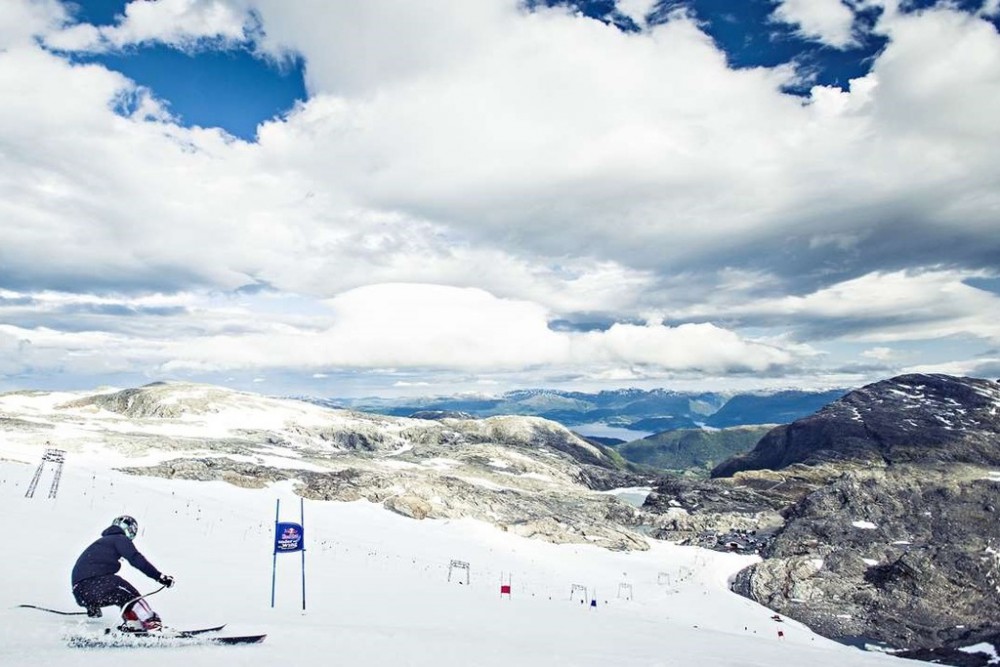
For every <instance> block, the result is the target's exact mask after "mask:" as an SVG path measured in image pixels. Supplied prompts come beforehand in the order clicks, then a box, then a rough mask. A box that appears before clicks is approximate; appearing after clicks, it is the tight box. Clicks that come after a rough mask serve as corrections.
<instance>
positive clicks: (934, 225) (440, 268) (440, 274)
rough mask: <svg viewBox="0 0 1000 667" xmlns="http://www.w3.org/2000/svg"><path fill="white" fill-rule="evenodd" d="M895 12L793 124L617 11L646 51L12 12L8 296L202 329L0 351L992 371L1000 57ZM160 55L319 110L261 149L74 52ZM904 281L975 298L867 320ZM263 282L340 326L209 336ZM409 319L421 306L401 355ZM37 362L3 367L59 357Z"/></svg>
mask: <svg viewBox="0 0 1000 667" xmlns="http://www.w3.org/2000/svg"><path fill="white" fill-rule="evenodd" d="M874 4H879V5H881V15H880V18H879V19H878V20H877V22H876V23H875V26H874V28H873V29H874V30H876V31H878V32H880V33H882V34H883V35H885V36H886V37H887V38H888V44H887V47H886V48H885V49H884V51H883V52H881V53H879V54H878V55H877V57H876V58H875V59H874V61H873V63H872V67H871V71H870V73H868V74H867V75H865V76H863V77H861V78H858V79H855V80H853V81H851V82H850V84H849V85H847V86H846V87H845V88H844V89H840V88H834V87H823V86H816V87H814V88H813V89H812V90H811V92H810V93H809V94H808V95H807V96H805V97H803V96H796V95H792V94H790V93H788V92H786V88H787V87H788V86H790V85H792V84H795V83H799V79H798V77H799V74H798V72H797V71H796V69H795V67H794V66H793V65H792V64H788V65H785V66H779V67H775V68H764V67H758V68H744V69H737V68H734V67H732V66H730V64H729V62H728V61H727V57H726V54H725V53H724V52H723V51H721V50H720V48H719V47H718V46H717V45H716V44H715V43H714V42H713V41H712V39H711V38H710V37H709V36H708V35H707V34H706V33H705V32H704V30H703V27H702V26H701V25H700V24H699V22H698V20H697V18H696V17H695V16H693V15H692V14H690V13H687V12H684V11H677V12H674V13H671V14H669V15H668V16H667V17H666V19H665V20H664V21H662V22H659V23H656V24H653V25H646V24H645V23H644V22H643V19H644V18H645V17H646V16H648V15H649V14H650V11H651V9H652V8H653V7H654V3H649V2H622V3H621V6H620V10H621V11H622V13H623V14H626V15H629V16H632V17H633V19H634V20H635V21H636V24H637V25H639V26H640V27H641V29H640V30H638V31H635V32H624V31H622V30H620V29H618V28H616V27H615V26H613V25H607V24H605V23H602V22H600V21H596V20H593V19H590V18H587V17H585V16H582V15H579V14H578V13H575V12H573V11H571V10H570V9H568V8H565V7H555V8H535V9H534V10H532V11H529V10H528V9H526V8H525V7H524V5H523V3H521V2H519V1H518V0H482V1H480V2H467V1H465V0H435V1H430V0H426V1H425V0H419V1H413V2H408V3H398V2H394V1H392V0H367V1H366V2H363V3H340V2H338V3H329V2H325V1H321V0H308V1H307V0H303V1H301V2H295V3H287V2H282V1H279V0H157V1H155V2H133V3H131V4H129V5H128V7H127V8H126V12H125V14H124V15H123V16H122V17H121V20H120V21H119V22H118V23H117V24H116V25H114V26H105V27H101V28H98V27H94V26H88V25H82V24H78V23H75V22H74V21H73V19H72V17H71V16H70V14H69V13H68V11H67V9H66V7H64V6H63V5H61V4H59V3H58V2H55V1H54V0H11V1H10V2H8V3H7V5H5V8H4V10H3V11H2V12H0V49H2V50H0V86H2V89H3V90H4V91H5V97H4V100H3V102H2V103H0V221H2V222H0V225H2V233H3V244H2V245H0V288H5V289H7V290H9V294H8V299H9V300H11V301H15V302H16V301H17V300H18V299H21V298H27V299H31V298H36V297H37V296H38V295H40V294H46V293H48V294H64V295H74V296H73V298H74V299H77V300H83V301H86V300H87V299H90V298H92V297H89V296H88V295H90V294H98V295H104V296H103V297H101V298H105V297H110V298H112V300H117V301H118V302H120V303H122V304H125V305H126V306H127V307H129V308H133V307H134V306H135V305H136V304H138V303H140V301H141V300H142V299H146V298H149V296H150V295H154V294H161V295H178V296H177V298H179V299H182V300H187V299H193V301H194V302H196V303H197V304H200V307H193V308H185V309H182V310H181V311H178V312H176V313H172V314H170V315H168V316H165V315H162V314H158V315H150V314H148V313H146V314H145V315H142V316H143V317H153V318H160V319H159V320H156V321H158V322H160V324H164V323H165V322H166V321H168V320H169V322H170V324H169V326H165V327H163V328H162V329H161V331H162V333H163V335H162V337H158V336H154V335H150V334H148V333H140V332H136V331H135V330H134V329H133V328H132V327H134V324H133V323H134V321H135V319H136V317H137V316H136V314H135V313H139V314H143V313H145V311H143V310H141V309H139V310H138V311H135V310H133V311H132V315H131V316H130V317H129V318H117V319H116V318H105V319H103V320H102V321H101V322H96V321H95V322H93V327H94V328H93V329H90V330H88V331H87V332H84V333H74V332H73V331H70V328H71V327H70V325H69V324H68V322H69V321H70V320H71V319H72V318H79V317H80V314H79V312H78V311H77V312H75V313H72V318H71V317H70V315H71V313H68V312H66V311H64V310H59V309H56V310H55V311H52V312H50V313H49V314H48V316H47V318H46V322H47V324H46V326H45V327H42V326H40V325H38V322H37V320H38V319H39V311H38V310H37V309H34V310H33V308H32V307H31V306H29V307H25V306H24V305H23V304H22V305H20V306H17V305H16V304H9V305H6V304H5V303H4V302H3V301H0V313H8V315H6V316H5V317H4V320H5V321H6V322H8V325H7V328H6V329H5V330H4V333H5V335H6V336H8V337H9V338H10V340H14V341H20V342H21V343H24V342H25V341H36V342H37V341H39V340H41V339H43V338H44V339H45V340H46V341H48V343H49V344H51V345H53V350H58V349H60V347H59V343H58V342H55V341H58V340H60V339H61V337H70V338H73V337H74V336H81V335H84V334H86V335H87V336H90V337H91V338H93V337H94V336H98V337H99V336H105V337H111V338H115V337H118V336H121V337H122V338H121V340H122V341H126V342H128V343H129V344H133V343H134V348H135V349H142V350H147V349H148V350H149V355H148V357H147V356H145V352H144V353H143V354H142V355H140V356H141V357H142V359H137V360H136V361H135V362H134V364H132V365H131V366H130V367H132V368H135V369H138V368H145V369H152V370H151V371H150V372H157V371H158V370H163V369H167V370H170V369H182V368H183V369H191V368H202V367H208V366H212V365H214V366H217V367H223V366H226V365H227V364H228V365H230V366H233V367H245V366H247V365H252V364H254V363H256V364H259V365H260V366H261V367H274V366H281V365H284V366H287V367H292V368H294V367H298V368H310V369H315V368H317V367H320V368H358V367H364V366H366V365H370V366H376V367H410V368H426V369H435V368H476V369H480V370H484V371H485V370H489V369H490V368H496V369H503V370H511V369H517V368H522V369H533V368H538V367H552V368H554V369H556V368H557V369H560V372H561V371H562V370H565V369H566V368H576V369H577V370H579V371H581V372H588V371H589V372H595V373H596V372H598V371H601V372H603V371H604V370H607V369H608V368H610V367H612V366H615V365H616V364H617V365H618V366H620V367H621V368H624V369H627V368H630V367H632V366H634V365H639V366H642V367H649V368H659V369H661V370H662V371H664V372H671V371H693V372H698V373H707V374H720V375H721V374H726V373H730V372H737V371H747V370H753V371H759V372H764V371H766V372H779V371H782V370H785V371H787V370H789V369H791V368H793V367H794V366H796V365H797V364H799V365H802V364H804V365H808V364H812V363H814V362H815V360H816V359H817V358H818V357H821V356H822V355H817V354H816V349H815V345H817V344H820V342H821V341H824V340H830V339H838V340H846V341H858V342H859V343H868V342H871V341H887V340H889V341H898V340H904V339H933V338H940V337H944V336H965V337H968V338H970V339H975V340H979V341H984V342H985V344H995V340H996V329H995V325H991V324H990V315H989V313H988V311H983V310H982V309H984V308H985V309H990V308H992V312H994V313H995V312H998V311H997V309H996V306H997V305H1000V304H998V303H997V302H998V299H997V297H996V294H995V293H993V292H990V291H985V290H983V289H978V288H975V287H972V286H970V285H969V283H968V282H967V281H968V279H970V278H973V277H978V278H990V277H991V276H995V275H996V271H997V266H998V258H1000V234H998V233H997V232H998V231H1000V229H998V227H1000V224H998V221H1000V187H998V184H1000V158H998V156H997V154H996V151H995V150H994V148H993V147H995V146H996V145H998V144H1000V141H998V140H1000V136H998V135H1000V127H998V126H997V124H996V122H995V118H997V117H1000V76H998V72H1000V35H998V33H997V30H996V28H995V27H994V25H993V24H992V23H991V22H989V21H988V20H987V18H986V17H985V16H984V15H983V14H982V13H980V14H974V13H969V12H963V11H960V10H958V9H955V8H954V7H952V6H950V5H946V4H943V5H940V6H937V7H933V8H930V9H926V10H923V11H919V12H907V11H903V10H901V9H900V8H899V7H897V6H896V5H895V4H894V3H891V2H884V3H874V2H868V3H865V5H866V6H871V5H874ZM853 7H854V5H851V4H843V3H840V2H834V1H833V0H831V1H830V2H824V3H815V4H810V5H806V4H804V3H799V2H792V1H791V0H786V1H784V2H782V3H779V5H778V7H777V9H776V11H775V13H774V15H773V20H777V21H784V22H787V23H791V24H795V25H797V26H799V28H800V30H801V31H802V32H803V34H806V35H810V36H813V37H815V38H816V39H818V40H820V41H823V42H824V43H827V44H829V45H831V46H833V47H836V48H848V47H849V46H850V45H851V44H852V43H853V39H854V37H853V36H854V32H853V31H854V30H856V29H858V26H857V25H856V24H855V23H854V21H853V13H852V11H853ZM204 40H208V42H205V41H204ZM151 42H154V43H155V42H160V43H166V44H170V45H174V46H177V47H179V48H195V47H196V46H197V45H199V44H201V45H202V46H201V47H200V48H208V46H206V45H214V47H222V46H225V45H226V44H232V43H237V42H238V43H243V44H247V45H249V46H250V47H251V48H254V49H256V50H257V52H258V53H259V54H260V55H261V57H267V58H273V59H276V60H281V59H283V58H286V57H288V56H289V55H290V54H294V55H296V56H297V57H301V58H302V59H303V61H304V62H305V67H306V78H307V84H308V87H309V93H310V97H309V99H308V100H307V101H306V102H304V103H302V104H301V105H299V106H298V107H296V108H295V109H293V110H291V111H290V112H289V113H288V114H287V115H286V116H285V117H282V118H277V119H273V120H270V121H267V122H264V123H262V124H261V125H260V127H259V128H258V135H257V140H256V141H255V142H244V141H240V140H237V139H234V138H233V137H231V136H229V135H227V134H226V133H225V132H224V131H222V130H220V129H217V128H189V127H183V126H182V125H180V124H179V123H178V122H176V120H175V119H173V118H172V117H171V115H170V112H169V106H167V105H166V104H164V103H163V102H161V101H160V100H158V99H157V98H156V97H155V92H154V91H149V90H145V89H143V88H142V87H140V86H137V85H136V84H135V83H133V82H131V81H129V80H128V79H126V78H125V77H123V76H121V75H120V74H117V73H115V72H112V71H109V70H108V69H105V68H104V67H101V66H99V65H80V64H74V62H73V60H72V58H71V57H70V55H69V54H70V53H71V52H73V51H97V50H107V49H114V48H121V47H126V46H128V45H131V44H141V43H151ZM406 284H409V285H411V287H410V288H406V287H405V285H406ZM888 284H891V285H892V287H893V289H895V290H897V291H900V292H906V293H908V294H916V293H917V292H919V291H920V290H929V292H928V294H930V296H929V301H930V302H931V303H934V302H939V301H947V295H948V294H950V293H951V292H949V289H948V288H947V285H961V286H963V290H961V291H960V293H959V297H960V299H959V301H958V302H957V304H958V305H955V304H952V305H954V307H953V308H950V309H949V308H945V309H943V311H938V312H937V314H936V315H933V316H920V315H919V314H917V315H914V312H913V308H914V305H913V302H912V301H910V300H907V299H901V300H892V299H887V298H880V297H878V295H879V294H882V293H883V292H880V290H882V289H883V288H884V287H886V285H888ZM379 285H383V286H385V287H383V288H379V287H378V286H379ZM253 286H256V288H263V289H264V290H265V291H270V292H272V293H276V294H280V295H285V296H286V297H287V299H288V300H294V299H296V298H300V299H302V300H303V301H308V302H309V303H310V305H309V306H308V308H312V309H315V310H316V311H317V312H322V318H329V319H328V320H324V321H323V322H312V321H310V322H309V323H308V324H307V323H304V322H303V321H302V319H303V318H299V319H296V318H291V317H287V314H285V313H281V314H276V313H274V312H267V311H255V310H252V309H251V310H245V311H240V310H239V309H237V311H238V314H237V315H235V317H236V318H237V320H238V321H239V324H238V325H237V326H235V327H234V328H232V329H230V332H229V333H228V334H227V333H224V332H222V333H220V332H217V331H215V330H214V328H213V327H214V323H216V322H217V321H219V320H220V319H222V320H227V321H228V316H222V315H220V311H219V310H217V308H218V307H219V304H218V302H217V300H215V297H212V296H211V295H212V294H213V293H216V292H219V291H221V292H224V293H225V292H233V291H234V290H239V289H241V288H243V289H245V288H247V287H253ZM407 290H410V291H407ZM470 290H471V291H470ZM359 295H363V298H362V297H361V296H359ZM470 295H476V296H475V298H472V297H470ZM870 296H875V297H876V298H874V299H872V298H869V297H870ZM925 296H926V294H925ZM94 298H96V297H94ZM365 300H369V301H368V302H369V303H372V304H377V305H378V307H379V308H381V309H384V310H383V311H377V312H376V311H375V310H370V309H369V310H366V309H364V308H361V307H360V306H358V304H359V303H363V302H364V301H365ZM352 303H353V304H354V305H353V306H350V305H349V304H352ZM409 303H421V304H423V305H422V307H421V309H420V310H419V313H411V314H412V315H413V317H411V318H410V319H411V322H410V324H409V330H408V334H407V335H405V336H403V335H396V334H394V333H392V332H391V330H390V327H389V325H390V324H391V323H392V322H395V321H396V319H395V318H394V317H393V316H392V314H393V313H394V312H397V311H399V312H404V311H405V312H409V311H407V305H408V304H409ZM455 304H463V308H464V309H465V311H466V312H467V313H468V315H467V316H465V317H461V318H460V317H457V316H456V312H457V311H455V310H454V305H455ZM499 304H503V307H502V308H501V307H500V305H499ZM511 304H519V305H517V307H516V308H515V306H513V305H511ZM300 305H301V304H300ZM260 307H261V305H260V302H259V300H258V301H254V302H253V308H260ZM508 308H512V309H514V310H515V311H516V314H514V315H511V313H509V312H507V311H506V310H505V309H508ZM873 309H877V316H876V315H873ZM977 309H978V310H977ZM225 312H228V311H225ZM477 313H478V315H477ZM29 315H31V316H30V317H29ZM417 315H419V317H418V316H417ZM262 317H263V318H264V319H265V320H266V321H267V322H268V323H269V325H268V326H264V325H263V324H261V323H260V322H259V320H260V318H262ZM164 318H166V319H164ZM304 319H308V318H304ZM554 321H562V322H570V323H575V324H577V325H579V329H580V330H579V331H563V332H560V331H556V330H555V329H553V327H552V323H553V322H554ZM586 322H600V323H602V325H601V326H600V328H599V329H600V330H598V331H590V332H587V331H585V330H584V329H586V328H588V327H585V326H583V324H584V323H586ZM663 322H668V324H663ZM442 323H448V326H447V327H445V328H444V329H442ZM911 323H916V324H913V326H911ZM932 323H933V324H932ZM151 328H153V329H155V328H156V327H151ZM571 328H572V327H571ZM590 328H592V327H590ZM45 332H49V333H51V332H56V333H55V334H53V335H49V333H45ZM374 332H377V333H374ZM496 332H504V333H502V334H499V333H496ZM283 335H286V336H287V338H281V336H283ZM765 339H766V343H765V342H764V341H765ZM307 340H311V341H313V342H314V343H315V346H314V348H315V349H313V350H311V351H310V352H309V353H305V352H303V351H302V350H303V347H308V345H306V344H305V343H304V342H303V341H307ZM275 341H281V342H282V343H283V344H278V343H276V342H275ZM295 341H299V342H298V343H296V342H295ZM63 344H64V345H65V347H64V348H62V349H64V350H70V349H77V346H76V343H72V344H71V343H69V342H66V341H65V340H64V341H63ZM87 344H94V343H93V340H89V339H88V343H87ZM866 349H867V348H866ZM345 350H351V351H350V352H347V351H345ZM67 354H68V353H67ZM66 358H67V357H66V355H63V357H62V359H63V360H64V361H65V359H66ZM46 359H48V361H40V360H39V361H36V362H34V363H35V365H24V364H17V363H14V364H13V366H15V367H17V368H19V369H20V370H19V371H17V372H20V373H22V374H24V373H28V374H30V373H31V372H32V369H33V368H36V367H38V366H42V367H46V366H47V365H48V366H52V365H54V364H56V363H57V360H58V359H60V357H59V355H58V353H57V352H53V353H52V355H51V358H49V357H46ZM227 360H228V361H227ZM837 363H839V362H837ZM8 365H10V362H9V361H8ZM126 366H128V364H126ZM800 372H803V373H810V372H815V369H814V370H809V369H808V368H802V369H800ZM9 374H15V373H13V372H11V373H9Z"/></svg>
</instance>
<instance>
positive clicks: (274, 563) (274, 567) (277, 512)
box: [271, 498, 281, 609]
mask: <svg viewBox="0 0 1000 667" xmlns="http://www.w3.org/2000/svg"><path fill="white" fill-rule="evenodd" d="M279 516H281V498H278V499H277V500H276V501H275V505H274V530H275V532H277V530H278V517H279ZM277 573H278V549H277V546H275V547H274V554H272V556H271V609H274V585H275V578H276V577H277Z"/></svg>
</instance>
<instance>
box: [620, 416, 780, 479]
mask: <svg viewBox="0 0 1000 667" xmlns="http://www.w3.org/2000/svg"><path fill="white" fill-rule="evenodd" d="M772 428H774V425H773V424H771V425H763V426H736V427H732V428H724V429H718V430H703V429H678V430H674V431H665V432H664V433H657V434H655V435H651V436H649V437H646V438H643V439H641V440H633V441H632V442H628V443H625V444H624V445H619V446H618V447H616V448H615V449H616V450H617V451H618V453H619V454H621V455H622V456H623V457H624V458H625V459H626V460H628V461H632V462H633V463H640V464H643V465H647V466H651V467H654V468H660V469H663V470H680V471H685V470H687V471H692V472H697V473H703V474H706V475H707V474H708V471H709V470H711V469H712V467H713V466H715V465H717V464H718V463H720V462H722V461H724V460H725V459H728V458H729V457H730V456H733V455H734V454H742V453H744V452H748V451H750V450H751V449H753V447H754V445H756V444H757V441H758V440H760V439H761V438H762V437H763V436H764V434H765V433H767V432H768V431H770V430H771V429H772Z"/></svg>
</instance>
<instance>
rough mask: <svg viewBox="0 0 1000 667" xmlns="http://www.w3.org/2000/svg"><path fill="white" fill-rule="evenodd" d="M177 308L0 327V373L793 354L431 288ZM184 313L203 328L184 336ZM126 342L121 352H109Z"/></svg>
mask: <svg viewBox="0 0 1000 667" xmlns="http://www.w3.org/2000/svg"><path fill="white" fill-rule="evenodd" d="M39 297H40V298H42V299H43V300H45V297H47V302H48V303H49V306H48V309H49V310H50V311H51V310H53V309H55V308H56V306H57V305H58V304H59V303H60V302H61V305H62V306H64V307H65V306H67V305H69V306H73V305H78V304H79V303H81V302H80V301H78V300H74V299H73V298H72V297H68V296H67V297H63V298H61V299H60V298H58V297H57V296H55V295H39ZM131 305H132V306H138V305H139V303H138V302H134V303H132V304H131ZM187 305H188V310H187V311H185V312H181V313H175V314H170V315H162V314H160V315H153V316H143V315H142V314H141V313H137V314H136V315H135V318H136V320H137V321H135V322H133V323H131V324H128V325H121V327H120V331H118V332H117V333H111V332H102V331H87V330H84V331H79V332H71V331H58V330H54V329H51V328H47V327H36V328H34V329H28V328H24V327H15V326H5V327H3V329H2V333H3V334H4V335H5V336H6V341H7V343H6V345H7V347H8V349H9V350H14V349H15V348H22V349H24V350H30V351H32V354H30V355H28V354H24V353H18V354H17V355H15V354H13V353H11V354H9V355H7V356H8V359H9V361H10V363H11V366H9V367H6V368H4V369H3V370H2V371H0V372H2V373H5V374H16V373H18V372H23V371H24V370H25V369H27V368H29V367H30V368H35V369H36V370H38V371H41V370H48V371H52V370H55V369H58V368H63V367H64V366H65V365H67V364H69V365H70V366H71V367H72V368H73V369H74V370H75V371H76V372H85V371H88V370H89V371H93V370H94V369H97V368H100V367H101V366H102V364H106V365H107V368H108V369H114V371H115V372H127V371H131V372H139V371H140V369H143V368H146V369H149V368H153V367H155V368H160V369H162V370H163V371H165V372H168V373H186V372H205V371H222V370H239V369H258V370H259V369H276V368H292V369H299V370H302V371H308V370H313V371H315V372H314V374H313V377H326V376H327V375H328V374H329V373H328V371H329V369H343V368H356V369H370V368H378V369H418V370H419V369H424V370H427V371H475V372H489V373H493V372H502V371H523V370H530V369H550V370H551V369H562V370H563V371H566V372H576V373H581V372H594V370H595V369H597V372H615V370H616V369H627V368H630V367H640V368H644V369H647V371H648V372H662V371H699V372H712V373H723V372H729V371H747V370H753V371H766V370H771V369H774V368H777V367H780V366H783V365H787V364H790V363H791V362H793V361H794V360H795V359H796V355H795V354H793V353H790V352H788V351H785V350H782V349H781V348H780V347H777V346H774V345H767V344H761V343H755V342H753V341H748V340H745V339H743V338H741V337H740V336H738V335H736V334H734V333H733V332H731V331H726V330H724V329H721V328H719V327H715V326H712V325H709V324H698V325H695V324H687V325H681V326H678V327H668V326H663V325H660V324H648V325H642V326H640V325H631V324H616V325H614V326H612V327H611V328H610V329H608V330H607V331H602V332H588V333H576V332H560V331H554V330H552V329H550V328H549V327H548V319H547V318H548V313H547V312H546V310H545V309H544V308H542V307H540V306H538V305H536V304H533V303H529V302H525V301H517V300H511V299H498V298H496V297H494V296H492V295H490V294H489V293H487V292H484V291H482V290H479V289H471V288H452V287H442V286H439V285H414V284H383V285H377V286H368V287H362V288H358V289H355V290H351V291H348V292H345V293H344V294H341V295H339V296H337V297H335V298H333V299H331V300H330V301H329V302H328V304H327V305H328V310H327V311H326V312H325V313H323V314H322V315H321V316H320V315H318V316H317V317H315V318H313V319H310V320H301V319H298V320H296V319H295V318H294V317H289V316H284V317H283V316H281V314H280V312H279V313H275V314H272V315H271V316H270V317H264V316H263V314H262V310H261V309H260V308H259V307H248V304H233V306H231V307H230V308H229V309H228V310H227V309H225V308H221V307H219V306H216V307H214V308H213V309H212V310H211V311H209V312H207V313H206V312H205V311H204V310H203V309H202V306H199V304H198V303H196V302H190V301H189V302H188V303H187ZM32 308H33V309H34V310H36V311H38V310H42V309H44V308H45V307H44V306H38V305H33V306H32ZM70 312H72V311H70ZM6 314H7V316H8V317H10V316H13V315H15V314H17V313H16V312H15V311H14V310H9V311H7V313H6ZM21 314H22V315H23V313H21ZM67 317H68V316H67ZM203 318H204V319H207V320H209V321H201V320H202V319H203ZM212 320H214V322H213V321H212ZM77 321H78V322H83V323H86V322H88V320H85V319H81V318H77ZM195 321H197V322H198V325H199V328H200V329H201V331H202V332H201V333H199V334H196V335H192V334H191V332H190V325H191V323H192V322H195ZM233 331H239V333H233ZM125 349H127V350H128V352H127V353H121V352H120V351H121V350H125ZM15 357H16V358H17V359H18V361H14V359H15Z"/></svg>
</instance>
